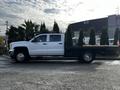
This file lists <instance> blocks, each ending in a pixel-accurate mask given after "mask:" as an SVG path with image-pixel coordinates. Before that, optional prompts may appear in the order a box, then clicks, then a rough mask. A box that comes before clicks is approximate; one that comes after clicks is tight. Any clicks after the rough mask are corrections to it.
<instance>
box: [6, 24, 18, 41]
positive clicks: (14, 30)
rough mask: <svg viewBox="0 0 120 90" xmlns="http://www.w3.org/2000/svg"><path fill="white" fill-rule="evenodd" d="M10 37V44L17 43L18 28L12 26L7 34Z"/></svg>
mask: <svg viewBox="0 0 120 90" xmlns="http://www.w3.org/2000/svg"><path fill="white" fill-rule="evenodd" d="M6 35H7V36H8V43H10V42H14V41H17V38H16V36H17V28H16V27H14V26H10V29H9V30H8V31H7V32H6Z"/></svg>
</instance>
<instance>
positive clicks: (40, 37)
mask: <svg viewBox="0 0 120 90" xmlns="http://www.w3.org/2000/svg"><path fill="white" fill-rule="evenodd" d="M33 41H34V42H46V41H47V36H46V35H41V36H39V37H37V38H35V39H34V40H33Z"/></svg>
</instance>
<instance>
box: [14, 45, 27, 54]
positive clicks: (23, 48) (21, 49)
mask: <svg viewBox="0 0 120 90" xmlns="http://www.w3.org/2000/svg"><path fill="white" fill-rule="evenodd" d="M14 50H15V52H16V51H23V52H26V53H28V54H29V52H28V48H27V47H15V48H14Z"/></svg>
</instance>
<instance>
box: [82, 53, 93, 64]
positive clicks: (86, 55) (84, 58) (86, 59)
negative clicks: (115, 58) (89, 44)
mask: <svg viewBox="0 0 120 90" xmlns="http://www.w3.org/2000/svg"><path fill="white" fill-rule="evenodd" d="M94 59H95V55H94V54H93V53H91V52H85V53H84V54H83V56H82V62H84V63H91V62H92V61H93V60H94Z"/></svg>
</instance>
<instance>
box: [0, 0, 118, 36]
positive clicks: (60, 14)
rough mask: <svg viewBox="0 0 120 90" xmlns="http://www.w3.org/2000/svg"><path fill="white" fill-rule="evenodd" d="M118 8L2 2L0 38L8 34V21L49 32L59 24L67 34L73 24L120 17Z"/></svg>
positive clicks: (99, 2)
mask: <svg viewBox="0 0 120 90" xmlns="http://www.w3.org/2000/svg"><path fill="white" fill-rule="evenodd" d="M119 8H120V0H0V34H2V35H4V34H5V30H6V29H5V21H8V24H9V26H10V25H14V26H18V25H20V24H22V23H23V22H24V20H28V19H31V20H32V21H33V22H34V23H37V24H41V23H42V22H45V23H46V26H47V28H49V29H50V30H51V29H52V26H53V23H54V21H56V22H57V23H58V25H59V27H60V30H61V31H65V29H66V28H67V26H68V24H70V23H75V22H80V21H84V20H90V19H96V18H103V17H107V16H108V15H112V14H118V13H119Z"/></svg>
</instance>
